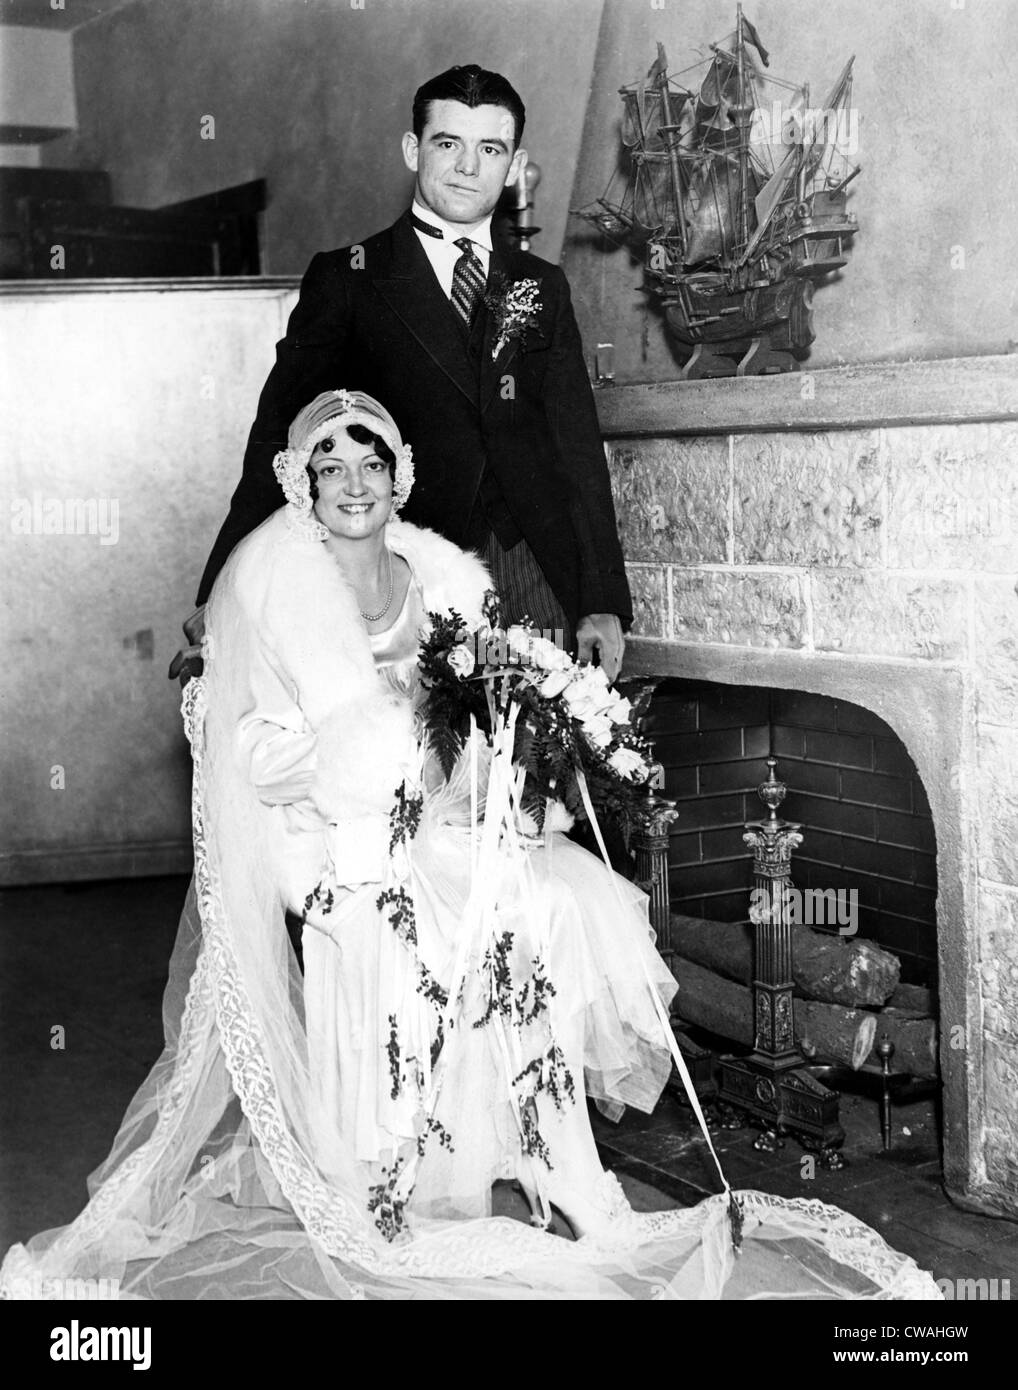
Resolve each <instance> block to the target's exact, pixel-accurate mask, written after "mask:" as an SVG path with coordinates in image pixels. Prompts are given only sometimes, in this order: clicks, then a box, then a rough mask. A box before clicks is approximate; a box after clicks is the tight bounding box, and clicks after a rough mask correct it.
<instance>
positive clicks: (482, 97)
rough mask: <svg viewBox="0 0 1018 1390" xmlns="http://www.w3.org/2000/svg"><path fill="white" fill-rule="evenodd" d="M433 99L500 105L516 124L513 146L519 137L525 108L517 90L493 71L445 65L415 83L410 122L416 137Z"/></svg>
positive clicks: (419, 135) (425, 121)
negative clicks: (418, 84)
mask: <svg viewBox="0 0 1018 1390" xmlns="http://www.w3.org/2000/svg"><path fill="white" fill-rule="evenodd" d="M433 101H459V102H462V103H463V105H464V106H471V107H473V106H504V107H505V109H506V110H507V111H509V112H510V113H511V114H512V118H513V122H514V124H515V127H516V138H515V144H516V148H517V149H518V148H519V145H520V141H521V140H522V139H523V122H524V120H525V119H526V115H527V111H526V107H525V106H524V105H523V102H522V101H521V100H520V96H519V93H518V92H517V91H516V89H515V87H513V85H512V84H511V83H510V82H507V81H506V79H505V78H504V77H502V76H501V75H500V74H499V73H497V72H486V71H485V69H484V68H479V67H478V66H477V64H476V63H468V64H467V66H466V67H456V68H449V69H448V71H446V72H440V73H439V74H438V76H437V77H433V78H431V80H430V81H429V82H425V84H424V86H423V87H418V89H417V92H416V94H415V95H414V110H413V124H414V134H415V135H416V136H417V138H418V140H419V139H420V138H421V136H422V135H423V134H424V127H425V126H426V125H427V123H428V107H429V106H430V105H431V103H432V102H433Z"/></svg>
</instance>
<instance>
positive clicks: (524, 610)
mask: <svg viewBox="0 0 1018 1390" xmlns="http://www.w3.org/2000/svg"><path fill="white" fill-rule="evenodd" d="M481 558H482V559H483V560H484V563H485V564H486V565H487V566H488V569H489V570H490V572H491V582H492V584H493V585H494V588H495V591H496V593H497V594H498V596H499V598H500V600H501V603H502V621H503V623H506V624H509V623H517V622H519V621H520V620H521V619H523V618H529V619H530V620H531V622H532V623H533V624H534V626H535V627H536V628H538V629H539V630H540V631H541V632H543V633H544V634H545V636H547V637H549V638H550V640H551V641H553V642H554V643H555V644H556V645H557V646H560V647H562V648H563V650H565V651H572V649H573V647H574V645H575V634H574V632H573V628H572V624H571V623H570V621H569V619H568V618H567V617H566V615H565V611H564V610H563V608H562V605H561V604H560V603H559V601H558V599H557V598H556V597H555V595H554V594H553V593H552V590H551V586H550V585H549V583H548V581H547V579H545V577H544V572H543V571H542V569H541V567H540V565H539V564H538V563H537V560H536V559H535V558H534V552H533V551H532V550H531V549H530V546H529V545H527V543H526V541H522V540H521V541H517V543H516V544H515V545H514V546H512V547H511V548H510V549H509V550H505V549H503V547H502V546H501V545H500V544H499V542H498V540H497V539H496V538H495V536H494V534H492V535H490V536H489V537H488V543H487V545H486V546H485V548H484V552H483V554H482V556H481Z"/></svg>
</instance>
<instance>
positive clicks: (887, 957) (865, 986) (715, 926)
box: [671, 912, 901, 1008]
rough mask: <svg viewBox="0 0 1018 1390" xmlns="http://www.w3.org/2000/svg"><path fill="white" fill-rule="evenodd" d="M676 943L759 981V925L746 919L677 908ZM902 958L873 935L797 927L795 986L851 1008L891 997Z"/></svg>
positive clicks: (711, 964) (735, 976)
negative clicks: (719, 918) (689, 913)
mask: <svg viewBox="0 0 1018 1390" xmlns="http://www.w3.org/2000/svg"><path fill="white" fill-rule="evenodd" d="M671 945H672V948H673V949H674V950H676V951H678V953H679V955H681V956H684V957H685V958H686V960H691V961H695V962H696V964H697V965H704V966H706V967H707V968H708V969H709V970H714V971H716V972H717V973H718V974H719V975H724V976H726V977H727V978H728V979H730V980H734V981H736V983H737V984H741V985H748V984H751V983H752V981H753V929H752V927H750V926H747V925H746V924H745V923H742V922H709V921H705V920H704V919H703V918H701V917H685V916H683V915H682V914H681V913H678V912H673V913H672V917H671ZM900 970H901V963H900V961H899V960H898V957H897V956H895V955H893V954H892V953H891V952H890V951H884V950H882V949H881V948H880V947H879V946H875V945H874V944H873V942H871V941H860V940H858V939H857V938H855V937H853V938H851V939H850V938H848V937H844V936H827V935H825V934H824V933H823V932H815V931H813V930H811V929H810V928H809V927H803V926H793V927H792V977H793V979H794V981H795V992H796V994H798V995H801V996H802V997H803V998H805V999H820V1000H823V1001H824V1002H826V1003H828V1004H843V1005H845V1006H846V1007H847V1008H857V1007H859V1006H860V1005H862V1006H869V1007H871V1008H872V1007H875V1006H879V1005H881V1004H884V1003H886V1002H887V1000H888V998H889V997H890V995H891V994H892V993H893V991H894V989H895V988H896V986H897V984H898V975H899V972H900Z"/></svg>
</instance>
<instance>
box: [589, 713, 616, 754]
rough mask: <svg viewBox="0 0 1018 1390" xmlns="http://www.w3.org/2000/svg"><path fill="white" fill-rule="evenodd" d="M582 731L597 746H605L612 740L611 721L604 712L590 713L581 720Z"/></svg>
mask: <svg viewBox="0 0 1018 1390" xmlns="http://www.w3.org/2000/svg"><path fill="white" fill-rule="evenodd" d="M583 732H584V734H585V735H586V736H587V738H588V739H589V740H590V742H591V743H593V744H594V745H595V746H596V747H597V748H607V747H608V745H609V743H611V741H612V722H611V720H610V719H609V718H608V716H607V715H605V714H597V713H594V714H591V715H588V717H587V718H586V719H584V721H583Z"/></svg>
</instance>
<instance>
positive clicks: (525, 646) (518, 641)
mask: <svg viewBox="0 0 1018 1390" xmlns="http://www.w3.org/2000/svg"><path fill="white" fill-rule="evenodd" d="M505 640H506V642H507V644H508V646H509V650H510V651H511V652H519V653H520V654H521V655H523V656H525V655H527V654H528V653H529V652H530V641H531V638H530V632H529V630H528V629H527V628H525V627H520V626H519V624H518V623H516V624H514V625H513V626H512V627H511V628H509V629H508V630H507V631H506V634H505Z"/></svg>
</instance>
